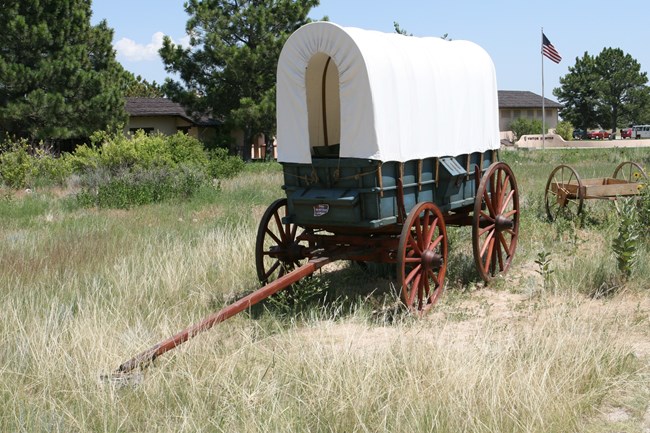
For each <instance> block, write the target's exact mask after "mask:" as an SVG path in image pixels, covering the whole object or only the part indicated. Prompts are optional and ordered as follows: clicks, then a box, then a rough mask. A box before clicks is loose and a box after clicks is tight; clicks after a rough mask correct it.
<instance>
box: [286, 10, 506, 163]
mask: <svg viewBox="0 0 650 433" xmlns="http://www.w3.org/2000/svg"><path fill="white" fill-rule="evenodd" d="M277 128H278V130H277V141H278V160H279V161H281V162H295V163H306V164H308V163H311V155H312V153H313V150H312V148H314V147H319V146H332V145H337V144H338V145H340V153H339V157H342V158H347V157H349V158H364V159H375V160H380V161H401V162H404V161H408V160H411V159H421V158H428V157H442V156H457V155H461V154H467V153H472V152H483V151H486V150H488V149H497V148H499V144H500V142H499V122H498V101H497V85H496V75H495V70H494V64H493V63H492V60H491V59H490V56H489V55H488V54H487V53H486V52H485V51H484V50H483V49H482V48H481V47H479V46H478V45H476V44H474V43H472V42H468V41H446V40H443V39H441V38H438V37H424V38H420V37H413V36H404V35H400V34H397V33H382V32H377V31H370V30H362V29H358V28H353V27H341V26H339V25H337V24H334V23H331V22H314V23H310V24H307V25H305V26H303V27H301V28H300V29H298V30H297V31H296V32H294V33H293V34H292V35H291V36H290V37H289V39H288V40H287V42H286V43H285V45H284V47H283V49H282V52H281V54H280V59H279V62H278V70H277Z"/></svg>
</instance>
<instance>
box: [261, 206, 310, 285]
mask: <svg viewBox="0 0 650 433" xmlns="http://www.w3.org/2000/svg"><path fill="white" fill-rule="evenodd" d="M286 216H287V199H286V198H281V199H278V200H276V201H274V202H273V204H271V206H269V208H268V209H267V210H266V212H264V215H263V216H262V220H261V221H260V225H259V228H258V229H257V240H256V242H255V265H256V267H257V278H258V279H259V280H260V282H261V283H262V284H264V285H265V284H268V283H269V282H271V281H275V280H277V279H278V278H280V277H282V276H283V275H286V274H288V273H289V272H291V271H292V270H294V269H295V268H297V267H299V266H300V265H302V264H303V263H304V260H305V259H306V258H307V255H306V254H307V246H308V244H307V242H306V241H300V240H299V239H298V236H297V232H298V226H297V225H296V224H293V223H283V222H282V218H283V217H286Z"/></svg>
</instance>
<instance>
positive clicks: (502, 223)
mask: <svg viewBox="0 0 650 433" xmlns="http://www.w3.org/2000/svg"><path fill="white" fill-rule="evenodd" d="M494 223H495V226H496V229H497V230H498V231H500V232H502V231H504V230H512V229H513V228H514V226H515V222H514V221H513V220H512V219H511V218H506V217H504V216H503V215H497V217H496V219H495V220H494Z"/></svg>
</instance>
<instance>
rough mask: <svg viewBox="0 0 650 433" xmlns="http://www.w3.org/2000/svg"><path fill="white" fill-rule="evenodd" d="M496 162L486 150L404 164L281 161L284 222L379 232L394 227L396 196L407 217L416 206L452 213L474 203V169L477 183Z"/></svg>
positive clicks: (346, 160)
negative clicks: (424, 204)
mask: <svg viewBox="0 0 650 433" xmlns="http://www.w3.org/2000/svg"><path fill="white" fill-rule="evenodd" d="M495 158H496V152H494V151H491V150H490V151H486V152H483V153H481V152H476V153H472V154H468V155H460V156H456V157H444V158H425V159H420V160H410V161H407V162H405V163H399V162H381V161H376V160H369V159H357V158H340V159H329V158H316V157H315V158H313V159H312V163H311V164H298V163H283V164H282V165H283V173H284V185H283V188H284V189H285V191H286V195H287V201H288V220H289V222H292V223H295V224H298V225H301V226H308V227H317V228H328V229H330V230H332V229H334V230H336V229H337V228H338V229H339V230H340V229H343V228H346V227H351V228H355V229H357V228H363V229H370V230H374V229H382V230H383V229H385V228H386V227H387V226H390V225H395V224H397V223H398V219H399V209H400V206H399V201H400V200H401V199H402V198H401V197H403V202H404V207H403V209H404V210H405V211H406V213H408V212H409V211H410V210H411V209H412V208H413V207H414V206H415V205H416V203H420V202H433V203H435V204H436V205H437V206H438V207H439V208H440V210H441V211H442V212H453V211H454V210H457V209H460V208H464V207H467V206H471V205H473V204H474V200H475V193H476V187H477V180H476V170H477V168H478V169H479V171H480V173H479V180H480V177H481V176H482V174H483V172H484V171H485V170H486V169H487V168H488V167H489V166H490V164H492V163H493V162H495ZM400 183H401V190H402V191H403V192H399V191H400Z"/></svg>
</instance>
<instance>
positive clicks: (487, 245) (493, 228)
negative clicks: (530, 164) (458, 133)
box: [472, 162, 519, 282]
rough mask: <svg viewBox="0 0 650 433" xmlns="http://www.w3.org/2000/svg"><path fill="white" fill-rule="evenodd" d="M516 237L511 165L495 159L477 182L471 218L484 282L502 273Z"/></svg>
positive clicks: (516, 209) (515, 191) (516, 198)
mask: <svg viewBox="0 0 650 433" xmlns="http://www.w3.org/2000/svg"><path fill="white" fill-rule="evenodd" d="M518 237H519V191H518V189H517V182H516V181H515V176H514V174H513V173H512V170H511V169H510V167H509V166H508V165H507V164H505V163H503V162H495V163H494V164H492V165H490V167H488V169H487V171H486V172H485V174H484V175H483V178H482V179H481V182H480V183H479V187H478V190H477V191H476V199H475V201H474V215H473V217H472V246H473V250H474V263H475V264H476V269H477V270H478V272H479V274H480V275H481V278H482V279H483V281H485V282H488V281H490V280H491V279H492V278H494V277H496V276H497V275H499V274H505V273H506V272H507V271H508V268H509V267H510V264H511V263H512V259H513V257H514V255H515V250H516V249H517V238H518Z"/></svg>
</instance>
